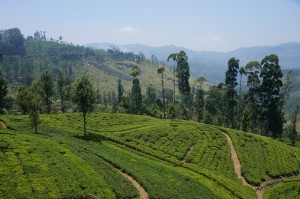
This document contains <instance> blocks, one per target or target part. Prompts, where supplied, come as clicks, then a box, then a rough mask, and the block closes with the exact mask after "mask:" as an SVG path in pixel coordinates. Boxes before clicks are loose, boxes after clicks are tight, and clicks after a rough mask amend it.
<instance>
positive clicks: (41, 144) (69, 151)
mask: <svg viewBox="0 0 300 199" xmlns="http://www.w3.org/2000/svg"><path fill="white" fill-rule="evenodd" d="M1 120H2V121H3V122H4V123H5V125H6V126H7V128H0V160H1V164H0V198H83V197H84V196H86V195H87V194H88V193H90V194H93V195H96V196H98V197H99V198H140V195H139V192H138V190H137V189H136V187H134V185H133V184H132V182H131V181H129V180H128V179H127V178H126V177H124V176H123V175H122V173H121V172H123V173H126V174H128V175H129V176H131V177H132V178H133V179H134V180H135V181H136V182H137V183H138V184H140V186H142V187H143V188H144V190H145V191H146V192H147V193H148V195H149V198H228V199H229V198H247V199H248V198H256V197H257V196H256V193H255V190H254V187H252V188H251V187H248V186H244V185H243V184H242V181H241V180H240V179H238V178H237V175H236V173H235V170H234V165H233V161H232V160H231V151H230V146H229V145H228V143H227V140H226V137H225V136H224V134H223V132H224V131H225V132H226V133H228V134H229V135H230V137H231V138H232V140H233V143H234V145H235V148H236V151H237V153H238V156H239V160H240V162H241V167H242V174H243V176H244V177H245V178H246V180H247V181H248V182H249V183H250V184H253V185H258V184H260V183H261V182H263V180H264V179H265V178H266V177H268V178H270V177H271V178H276V177H279V176H282V175H292V174H296V173H297V172H298V171H299V163H300V151H299V150H298V149H296V148H292V147H289V146H287V145H285V144H282V143H280V142H277V141H274V140H271V139H268V138H265V137H261V136H256V135H252V134H247V133H243V132H239V131H234V130H230V129H223V128H219V127H215V126H210V125H205V124H201V123H196V122H191V121H180V120H174V121H172V122H171V121H170V120H160V119H155V118H151V117H148V116H137V115H126V114H116V115H115V114H104V113H91V114H89V115H88V116H87V122H88V123H87V131H88V137H87V138H84V137H83V133H82V131H83V130H82V123H83V122H82V115H81V114H80V113H70V114H52V115H41V121H42V123H41V124H40V126H39V128H38V134H34V133H33V132H34V130H33V129H32V127H30V125H29V119H28V116H12V115H4V116H1ZM283 156H284V157H283ZM258 160H260V164H257V163H258ZM285 161H286V162H285ZM288 183H292V182H288V181H286V182H285V181H284V182H283V183H282V184H280V186H282V187H283V188H277V187H272V188H270V190H271V189H276V190H277V192H276V194H277V195H278V196H280V195H282V194H287V192H288V193H290V194H295V193H294V191H290V190H291V189H289V188H286V187H289V185H288ZM293 183H294V184H296V185H295V186H298V184H299V183H298V182H297V181H296V180H295V181H294V182H293ZM297 183H298V184H297ZM285 186H286V187H285ZM293 190H294V189H293ZM271 193H272V194H275V192H271ZM297 193H298V192H297ZM267 196H268V197H269V196H270V197H269V198H273V195H270V193H269V192H268V190H267V191H266V193H265V194H264V197H266V198H268V197H267Z"/></svg>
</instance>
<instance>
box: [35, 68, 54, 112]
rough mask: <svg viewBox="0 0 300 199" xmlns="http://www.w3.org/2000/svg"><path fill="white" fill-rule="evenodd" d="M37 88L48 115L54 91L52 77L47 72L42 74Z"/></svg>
mask: <svg viewBox="0 0 300 199" xmlns="http://www.w3.org/2000/svg"><path fill="white" fill-rule="evenodd" d="M37 86H38V87H39V90H40V94H41V97H42V99H43V101H44V103H45V104H46V106H47V113H48V114H49V113H50V112H51V104H52V101H51V97H52V96H53V93H54V89H53V81H52V77H51V74H50V72H49V71H48V70H47V71H45V72H43V73H42V76H41V78H40V79H39V81H38V85H37Z"/></svg>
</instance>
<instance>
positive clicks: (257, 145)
mask: <svg viewBox="0 0 300 199" xmlns="http://www.w3.org/2000/svg"><path fill="white" fill-rule="evenodd" d="M225 131H226V132H227V133H228V134H229V135H230V136H231V137H232V140H233V142H234V144H235V147H236V150H237V153H238V155H239V160H240V162H241V166H242V175H243V176H244V177H245V178H246V180H247V181H248V182H249V183H251V184H254V185H259V184H260V183H262V182H263V181H265V180H266V179H268V178H270V177H271V178H278V177H281V176H291V175H296V174H298V173H299V170H300V156H299V155H300V149H299V148H295V147H290V146H288V145H285V144H283V143H281V142H277V141H274V140H273V139H271V138H268V137H263V136H259V135H254V134H251V133H240V132H239V131H235V130H231V129H226V130H225Z"/></svg>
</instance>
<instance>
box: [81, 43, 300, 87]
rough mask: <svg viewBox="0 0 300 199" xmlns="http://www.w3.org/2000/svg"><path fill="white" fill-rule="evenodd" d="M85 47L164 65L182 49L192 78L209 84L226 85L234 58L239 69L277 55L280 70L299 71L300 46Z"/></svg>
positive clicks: (293, 44)
mask: <svg viewBox="0 0 300 199" xmlns="http://www.w3.org/2000/svg"><path fill="white" fill-rule="evenodd" d="M86 46H89V47H94V48H98V49H109V48H111V46H117V47H118V48H120V49H121V50H122V51H124V52H142V53H144V54H145V55H146V56H151V55H155V56H156V57H158V58H159V59H160V60H162V61H166V60H167V59H166V57H167V56H168V55H169V54H170V53H173V52H177V51H179V50H181V49H183V50H184V51H185V52H186V53H187V54H188V55H189V63H190V68H191V73H192V75H195V76H205V77H206V79H207V80H208V81H210V82H214V83H217V82H222V81H224V78H225V76H224V74H225V71H226V69H227V61H228V60H229V59H230V58H231V57H236V58H238V59H239V60H240V66H244V65H246V64H247V63H248V62H249V61H256V60H262V59H263V58H264V56H265V55H267V54H276V55H278V57H279V58H280V66H281V67H282V69H295V68H300V53H299V52H300V43H284V44H281V45H277V46H255V47H245V48H239V49H236V50H233V51H229V52H209V51H194V50H191V49H186V48H181V47H177V46H174V45H169V46H161V47H151V46H146V45H140V44H128V45H121V44H112V43H91V44H87V45H86Z"/></svg>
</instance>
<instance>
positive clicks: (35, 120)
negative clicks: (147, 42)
mask: <svg viewBox="0 0 300 199" xmlns="http://www.w3.org/2000/svg"><path fill="white" fill-rule="evenodd" d="M29 96H31V101H30V103H29V119H30V122H31V126H32V127H34V130H35V133H38V125H39V124H40V123H41V120H40V117H39V111H40V99H39V98H38V97H37V95H35V94H33V92H32V91H30V92H29Z"/></svg>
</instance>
